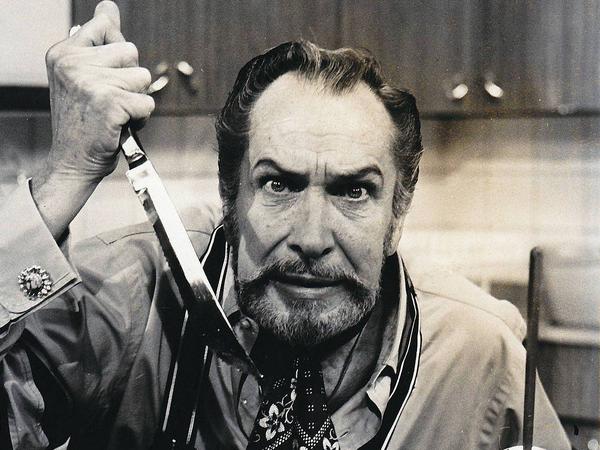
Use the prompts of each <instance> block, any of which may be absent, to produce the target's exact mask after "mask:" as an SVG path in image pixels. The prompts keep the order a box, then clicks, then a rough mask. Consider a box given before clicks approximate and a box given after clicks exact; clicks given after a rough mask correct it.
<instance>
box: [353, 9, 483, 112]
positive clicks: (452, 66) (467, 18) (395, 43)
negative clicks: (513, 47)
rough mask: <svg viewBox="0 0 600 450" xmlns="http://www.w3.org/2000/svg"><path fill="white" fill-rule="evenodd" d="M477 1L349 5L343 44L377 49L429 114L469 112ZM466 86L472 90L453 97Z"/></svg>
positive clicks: (394, 78) (387, 69) (395, 79)
mask: <svg viewBox="0 0 600 450" xmlns="http://www.w3.org/2000/svg"><path fill="white" fill-rule="evenodd" d="M472 3H473V2H472V1H471V0H466V1H465V0H445V1H440V0H425V1H422V2H418V3H414V2H411V1H408V0H403V1H398V0H382V1H377V2H373V1H369V0H351V1H344V2H342V3H341V21H342V25H341V36H342V42H341V43H342V45H345V46H359V47H366V48H368V49H369V50H371V51H372V52H373V53H374V54H375V56H376V58H377V59H378V60H379V61H380V62H381V63H382V66H383V71H384V74H385V75H386V76H387V78H388V79H389V80H390V81H391V83H392V84H394V85H396V86H398V87H403V88H407V89H408V90H409V91H411V92H412V93H413V94H414V95H415V97H416V98H417V104H418V106H419V110H420V111H421V113H422V114H423V115H429V114H439V113H441V114H454V113H464V112H466V111H469V110H470V109H471V107H472V102H471V101H470V99H471V91H472V86H471V85H470V79H471V72H472V62H471V54H472V53H471V49H470V46H471V42H472V41H473V36H472V33H473V29H474V27H473V26H472V21H473V11H474V7H473V4H472ZM461 83H464V84H465V86H467V87H468V89H469V92H468V93H467V94H466V95H465V96H464V97H463V98H462V100H459V99H453V95H452V91H453V88H455V87H456V86H458V85H459V84H461ZM463 93H464V89H463V92H462V93H461V92H460V89H458V90H456V91H455V92H454V94H455V95H456V96H457V97H460V95H461V94H463Z"/></svg>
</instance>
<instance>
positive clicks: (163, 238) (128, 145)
mask: <svg viewBox="0 0 600 450" xmlns="http://www.w3.org/2000/svg"><path fill="white" fill-rule="evenodd" d="M120 149H121V151H122V153H123V154H124V156H125V158H126V160H127V163H128V165H129V170H128V171H127V173H126V174H127V178H128V179H129V182H130V184H131V186H132V187H133V190H134V191H135V193H136V194H137V196H138V199H139V200H140V202H141V203H142V206H143V207H144V210H145V212H146V216H147V217H148V220H149V221H150V223H151V224H152V226H153V228H154V231H155V233H156V236H157V237H158V242H159V243H160V246H161V248H162V250H163V253H164V255H165V258H166V260H167V263H168V265H169V268H170V269H171V273H172V275H173V279H174V281H175V284H176V285H177V288H178V290H179V293H180V295H181V298H182V300H183V304H184V307H185V309H186V311H187V313H188V315H189V320H198V321H200V324H201V329H202V332H201V339H202V342H201V344H204V345H206V346H208V348H210V349H211V350H213V351H214V352H215V354H216V355H217V356H219V357H220V358H221V359H223V360H224V361H225V362H227V363H229V364H232V365H233V366H235V367H237V368H238V369H240V370H243V371H245V372H247V373H251V374H253V375H255V376H256V377H257V378H258V379H259V380H260V379H261V378H262V375H261V374H260V372H259V370H258V368H257V367H256V365H255V363H254V361H253V360H252V359H251V358H250V355H249V354H248V353H247V352H246V350H245V349H244V348H243V347H242V345H241V344H240V342H239V340H238V339H237V337H236V335H235V333H234V331H233V328H232V326H231V324H230V322H229V320H228V319H227V316H226V315H225V312H224V311H223V308H222V307H221V304H220V303H219V301H218V300H217V296H216V295H215V292H214V291H213V289H212V287H211V285H210V283H209V281H208V278H207V277H206V273H205V272H204V269H203V268H202V264H201V263H200V260H199V259H198V256H197V254H196V251H195V250H194V247H193V245H192V242H191V241H190V238H189V236H188V234H187V231H186V230H185V227H184V225H183V222H182V221H181V218H180V217H179V214H178V213H177V210H176V208H175V205H174V204H173V202H172V201H171V199H170V197H169V195H168V193H167V190H166V189H165V187H164V184H163V183H162V180H161V179H160V177H159V176H158V173H157V172H156V169H155V168H154V166H153V164H152V163H151V162H150V160H149V159H148V156H147V155H146V152H145V151H144V149H143V147H142V145H141V142H140V141H139V139H138V137H137V135H136V133H135V131H134V130H132V129H131V128H130V127H126V128H125V129H124V132H123V136H122V139H121V144H120Z"/></svg>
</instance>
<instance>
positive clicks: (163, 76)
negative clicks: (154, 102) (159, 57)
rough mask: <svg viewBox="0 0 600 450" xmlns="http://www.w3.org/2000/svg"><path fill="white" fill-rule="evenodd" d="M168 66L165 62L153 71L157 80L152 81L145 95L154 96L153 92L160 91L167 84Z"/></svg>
mask: <svg viewBox="0 0 600 450" xmlns="http://www.w3.org/2000/svg"><path fill="white" fill-rule="evenodd" d="M168 72H169V65H168V64H167V63H166V62H161V63H159V64H158V65H157V66H156V68H155V69H154V73H155V74H156V75H158V78H157V79H156V80H154V81H153V82H152V83H151V84H150V86H148V90H147V91H146V93H147V94H154V93H155V92H158V91H161V90H162V89H164V88H165V86H166V85H167V84H169V76H168V75H167V73H168Z"/></svg>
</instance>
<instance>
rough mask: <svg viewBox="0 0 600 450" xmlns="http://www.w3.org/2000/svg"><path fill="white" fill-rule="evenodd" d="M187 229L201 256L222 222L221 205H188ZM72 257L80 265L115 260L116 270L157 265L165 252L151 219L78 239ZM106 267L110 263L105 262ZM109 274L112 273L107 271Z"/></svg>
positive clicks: (183, 216) (186, 212)
mask: <svg viewBox="0 0 600 450" xmlns="http://www.w3.org/2000/svg"><path fill="white" fill-rule="evenodd" d="M181 218H182V221H183V223H184V225H185V228H186V231H187V232H188V235H189V237H190V239H191V241H192V244H193V245H194V249H195V250H196V253H197V254H198V255H201V254H202V253H204V251H205V250H206V248H207V246H208V242H209V240H210V236H211V234H212V232H213V230H214V229H215V228H216V227H217V226H219V224H220V223H221V221H222V216H221V208H220V206H219V205H218V204H216V203H215V204H213V203H201V204H200V205H199V206H198V207H196V208H188V209H186V210H185V211H183V212H182V213H181ZM71 257H72V259H73V262H74V263H75V265H76V266H77V267H80V266H82V265H83V266H87V265H88V264H89V263H90V262H91V263H93V262H94V261H97V262H99V263H103V262H104V263H105V262H106V260H107V259H110V260H111V263H114V264H112V265H111V268H112V269H114V270H116V269H119V268H123V267H128V266H130V265H131V264H132V263H134V262H135V263H136V264H138V265H139V264H142V265H143V266H144V269H146V270H149V269H150V268H149V267H148V264H151V265H155V264H158V263H159V262H160V261H161V260H162V252H161V251H160V246H159V243H158V239H157V238H156V234H155V233H154V230H153V228H152V225H151V224H150V222H142V223H138V224H134V225H129V226H125V227H120V228H116V229H113V230H109V231H106V232H103V233H100V234H98V235H96V236H95V237H92V238H89V239H85V240H83V241H80V242H78V243H77V244H75V245H74V246H73V249H72V250H71ZM104 267H106V269H109V267H108V266H106V265H104ZM107 275H108V274H107Z"/></svg>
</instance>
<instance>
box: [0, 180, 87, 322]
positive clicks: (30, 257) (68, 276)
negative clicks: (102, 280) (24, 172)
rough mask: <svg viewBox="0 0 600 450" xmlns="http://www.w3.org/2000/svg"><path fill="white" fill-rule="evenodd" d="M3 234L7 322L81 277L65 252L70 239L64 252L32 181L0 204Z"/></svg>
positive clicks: (0, 275)
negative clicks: (40, 207)
mask: <svg viewBox="0 0 600 450" xmlns="http://www.w3.org/2000/svg"><path fill="white" fill-rule="evenodd" d="M0 236H2V244H1V246H0V306H1V307H2V308H4V310H5V311H7V312H8V318H7V317H6V314H3V315H2V316H3V317H5V319H4V320H3V322H6V320H7V319H8V320H9V321H10V322H14V321H16V320H18V319H20V318H22V317H24V316H25V315H27V314H29V313H31V312H33V311H34V310H36V309H37V308H39V307H41V306H42V305H44V304H46V303H47V302H49V301H50V300H52V299H53V298H55V297H57V296H58V295H60V294H62V293H63V292H65V291H66V290H68V289H70V288H71V287H73V286H74V285H75V284H77V283H78V282H79V281H80V280H79V277H78V276H77V273H76V271H75V270H74V269H73V267H71V264H70V263H69V261H68V259H67V256H66V255H65V253H66V247H67V244H66V242H64V243H63V245H62V247H63V248H64V249H65V253H63V251H62V250H61V248H60V247H59V245H58V244H57V243H56V241H55V240H54V238H53V237H52V234H51V233H50V231H49V230H48V228H47V227H46V224H45V223H44V221H43V219H42V217H41V216H40V213H39V211H38V209H37V206H36V205H35V203H34V201H33V198H32V197H31V191H30V189H29V181H28V182H27V183H25V184H23V185H21V186H19V187H18V188H17V189H16V190H15V191H14V192H13V193H12V195H10V196H9V197H8V198H6V199H5V200H4V204H3V205H2V207H0ZM46 275H47V276H46ZM42 288H44V290H42ZM4 325H6V323H0V329H2V327H3V326H4Z"/></svg>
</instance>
